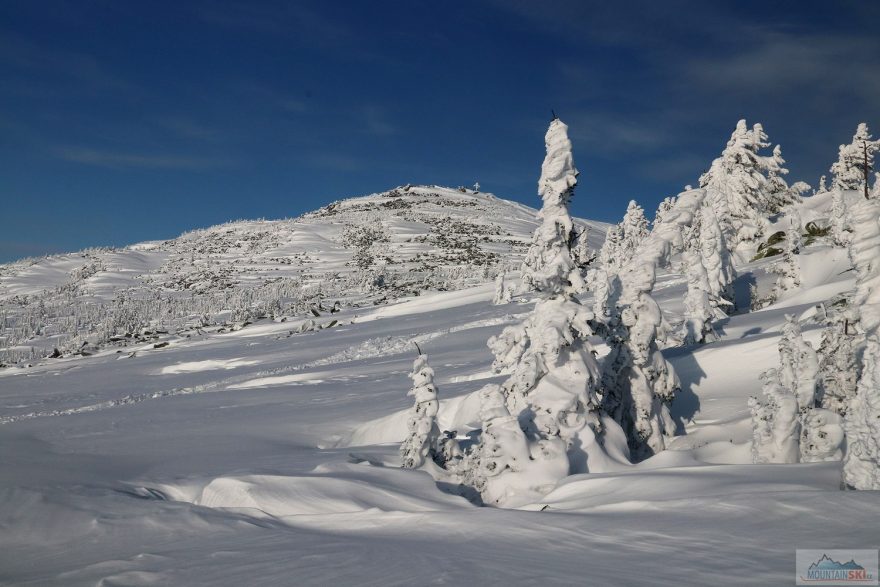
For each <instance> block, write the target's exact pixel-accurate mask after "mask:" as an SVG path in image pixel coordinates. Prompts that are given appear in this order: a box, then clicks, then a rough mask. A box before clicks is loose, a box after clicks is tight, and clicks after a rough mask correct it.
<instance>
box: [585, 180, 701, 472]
mask: <svg viewBox="0 0 880 587" xmlns="http://www.w3.org/2000/svg"><path fill="white" fill-rule="evenodd" d="M705 198H706V190H702V189H699V190H691V191H688V192H684V193H682V194H680V195H679V196H678V198H677V199H676V202H675V205H674V206H673V207H672V208H671V209H670V210H669V211H668V212H667V214H666V216H665V218H664V220H663V222H662V223H660V224H658V225H657V226H655V227H654V230H653V231H652V232H651V234H650V235H649V236H648V237H647V238H646V239H645V240H644V241H643V242H642V244H641V245H640V246H639V248H638V250H637V251H636V254H635V255H634V256H633V257H632V258H631V259H629V262H628V263H627V265H626V266H625V267H624V268H623V270H622V271H621V273H620V281H621V294H620V299H619V303H618V305H617V306H618V308H619V311H616V312H615V315H613V316H612V317H611V318H610V320H609V327H608V330H609V333H608V343H609V346H610V347H611V352H610V353H609V355H608V357H607V358H606V359H605V363H604V368H603V374H602V385H601V388H602V396H603V397H602V401H603V406H604V407H605V410H606V411H607V412H608V414H609V415H611V417H612V418H614V420H615V421H616V422H618V423H619V424H620V426H621V427H622V428H623V430H624V431H625V433H626V436H627V442H628V444H629V447H630V451H631V454H632V457H633V459H635V460H641V459H644V458H647V457H649V456H651V455H653V454H656V453H658V452H660V451H662V450H664V449H665V447H666V437H667V436H670V435H672V434H673V433H674V431H675V424H674V422H673V420H672V418H671V416H670V414H669V404H670V403H671V402H672V399H673V397H674V394H675V392H676V391H677V390H678V389H679V387H680V384H679V381H678V377H677V376H676V375H675V371H674V370H673V368H672V365H670V364H669V362H668V361H666V359H665V358H664V357H663V355H662V354H661V352H660V344H661V343H663V342H664V341H665V340H666V338H667V336H668V334H669V331H670V327H669V324H668V323H667V322H666V320H665V319H664V317H663V313H662V312H661V311H660V306H659V305H658V304H657V301H656V300H655V299H654V298H653V296H652V295H651V293H652V291H653V289H654V284H655V282H656V272H657V268H658V267H659V266H662V265H666V264H668V263H669V258H670V256H671V255H672V253H673V252H675V251H680V250H682V247H683V243H682V232H683V229H685V228H687V227H689V226H691V225H692V224H693V222H694V218H695V216H696V215H697V214H698V213H699V212H700V209H701V207H702V206H703V204H704V201H705Z"/></svg>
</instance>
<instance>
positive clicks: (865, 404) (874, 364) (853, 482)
mask: <svg viewBox="0 0 880 587" xmlns="http://www.w3.org/2000/svg"><path fill="white" fill-rule="evenodd" d="M850 214H851V218H852V227H853V240H852V242H851V243H850V259H851V260H852V264H853V267H854V268H855V271H856V291H855V295H854V296H853V301H852V304H851V308H852V312H853V314H854V316H853V317H854V318H857V319H858V321H859V326H860V328H861V330H862V332H863V333H864V336H865V350H864V353H862V366H861V376H860V378H859V384H858V387H857V388H856V395H855V397H853V399H852V401H851V402H850V405H849V407H848V408H847V411H846V417H845V420H844V427H845V430H846V454H845V455H844V459H843V482H844V484H845V486H846V487H850V488H853V489H880V200H874V199H870V200H863V201H861V202H859V203H858V204H856V205H855V206H853V207H852V209H851V210H850Z"/></svg>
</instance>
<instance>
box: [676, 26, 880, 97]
mask: <svg viewBox="0 0 880 587" xmlns="http://www.w3.org/2000/svg"><path fill="white" fill-rule="evenodd" d="M742 36H743V39H745V40H747V42H746V43H744V45H745V47H746V48H745V49H744V50H742V51H737V52H733V53H730V54H727V55H721V56H716V57H712V58H709V57H696V58H691V59H689V60H687V61H686V62H685V63H686V65H685V73H686V74H687V76H688V77H689V78H690V79H691V80H692V81H693V82H695V83H697V84H701V85H702V86H704V87H705V88H706V89H710V90H712V91H718V90H724V91H727V92H736V93H739V94H742V93H754V92H763V91H766V90H772V91H773V92H775V93H777V94H778V93H779V92H780V91H799V90H809V91H810V93H816V92H818V93H821V92H825V91H839V90H840V89H842V88H847V90H848V91H849V92H851V93H860V94H862V95H863V96H865V98H866V99H871V100H877V99H878V98H880V77H878V76H877V73H876V62H877V58H878V56H880V38H878V37H875V36H871V37H866V36H858V35H851V34H847V35H840V34H838V35H829V34H804V33H800V32H797V31H791V30H768V29H763V28H758V29H743V35H742Z"/></svg>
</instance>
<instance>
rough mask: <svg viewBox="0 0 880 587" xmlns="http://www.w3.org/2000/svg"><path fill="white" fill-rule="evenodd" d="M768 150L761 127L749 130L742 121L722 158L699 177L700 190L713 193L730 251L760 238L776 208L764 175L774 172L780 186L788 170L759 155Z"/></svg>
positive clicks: (717, 213)
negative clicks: (744, 242)
mask: <svg viewBox="0 0 880 587" xmlns="http://www.w3.org/2000/svg"><path fill="white" fill-rule="evenodd" d="M768 146H770V143H768V142H767V135H766V134H765V133H764V129H763V127H762V126H761V125H760V124H755V125H754V126H753V127H752V128H751V129H750V128H748V126H747V124H746V121H745V120H740V121H739V122H738V123H737V125H736V129H734V131H733V134H732V135H731V137H730V140H729V141H728V142H727V147H726V148H725V149H724V151H722V153H721V156H720V157H718V158H717V159H715V160H714V161H713V162H712V165H711V166H710V168H709V171H707V172H706V173H704V174H703V175H702V177H700V186H701V187H704V188H707V189H709V190H710V202H709V204H710V206H711V207H712V209H713V211H714V212H715V215H716V217H717V218H718V221H719V222H720V223H721V227H722V230H723V231H724V236H725V238H726V239H727V242H728V244H729V246H730V247H731V249H735V248H736V246H737V245H738V244H739V243H740V242H743V241H751V240H754V239H755V238H756V237H757V236H759V235H760V234H761V233H762V231H763V224H764V219H763V217H764V216H766V215H767V214H770V213H771V212H773V211H774V210H775V209H776V208H777V205H778V203H777V201H776V200H771V199H770V197H769V194H770V193H771V192H773V189H771V188H770V186H769V185H768V179H767V177H766V175H765V174H767V173H770V171H771V170H772V173H774V174H775V176H776V178H777V180H776V182H777V185H781V184H779V182H782V183H784V181H783V180H782V177H781V176H782V175H784V174H785V173H787V170H785V169H784V168H783V167H782V166H781V163H780V161H781V157H779V158H778V159H777V158H774V157H773V156H772V155H771V156H764V155H761V154H760V151H761V149H764V148H766V147H768ZM774 189H775V188H774Z"/></svg>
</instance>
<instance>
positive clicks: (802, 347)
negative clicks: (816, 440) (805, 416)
mask: <svg viewBox="0 0 880 587" xmlns="http://www.w3.org/2000/svg"><path fill="white" fill-rule="evenodd" d="M779 358H780V368H779V380H780V382H781V384H782V385H783V386H784V387H785V388H786V389H789V390H791V391H792V392H793V393H794V395H795V397H796V398H797V402H798V408H799V409H800V411H801V412H804V411H806V410H807V409H808V408H811V407H814V406H815V405H816V397H817V393H816V392H817V384H818V379H819V356H818V355H817V354H816V351H815V350H813V346H812V345H811V344H810V343H809V342H807V341H805V340H804V336H803V334H802V333H801V327H800V324H799V323H798V321H797V319H796V318H795V317H794V316H793V315H791V314H788V315H786V316H785V324H784V325H783V326H782V338H781V339H780V340H779Z"/></svg>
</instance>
